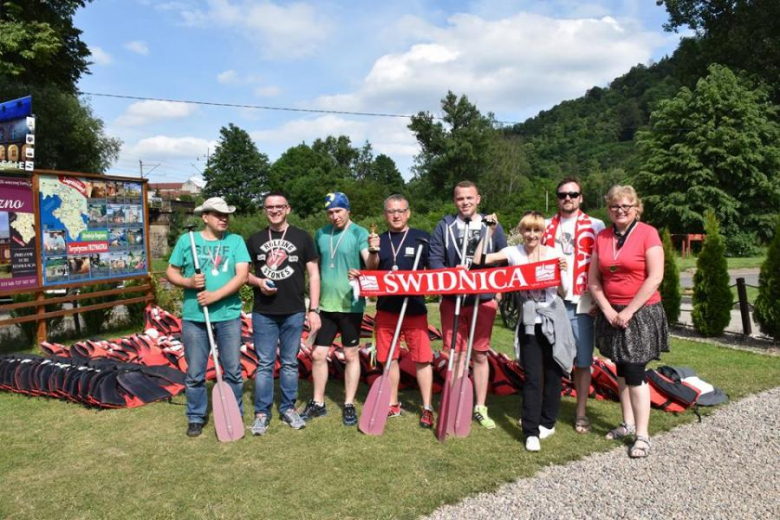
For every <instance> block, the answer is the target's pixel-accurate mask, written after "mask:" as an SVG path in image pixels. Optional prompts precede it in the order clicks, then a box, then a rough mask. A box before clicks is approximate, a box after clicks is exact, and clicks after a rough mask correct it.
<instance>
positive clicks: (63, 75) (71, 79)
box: [0, 0, 91, 94]
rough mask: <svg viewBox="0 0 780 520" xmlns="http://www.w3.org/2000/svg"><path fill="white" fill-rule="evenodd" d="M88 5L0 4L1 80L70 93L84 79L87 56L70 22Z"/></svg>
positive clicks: (30, 0)
mask: <svg viewBox="0 0 780 520" xmlns="http://www.w3.org/2000/svg"><path fill="white" fill-rule="evenodd" d="M88 2H91V0H57V1H52V0H3V1H2V2H0V76H5V77H6V78H9V79H13V80H14V81H16V82H18V83H22V84H28V85H36V84H37V85H43V84H48V85H51V86H53V87H56V88H59V89H60V90H64V91H66V92H67V93H70V94H73V93H75V92H76V83H78V80H79V78H81V76H82V75H83V74H86V73H88V66H89V62H88V61H87V60H88V58H89V55H90V52H89V48H88V47H87V45H86V44H85V43H84V42H83V41H81V31H80V30H79V29H77V28H76V27H75V26H74V25H73V16H74V15H75V14H76V11H77V10H78V9H79V8H81V7H84V6H85V5H86V4H87V3H88Z"/></svg>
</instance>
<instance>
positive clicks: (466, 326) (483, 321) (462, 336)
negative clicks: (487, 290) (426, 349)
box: [439, 300, 498, 352]
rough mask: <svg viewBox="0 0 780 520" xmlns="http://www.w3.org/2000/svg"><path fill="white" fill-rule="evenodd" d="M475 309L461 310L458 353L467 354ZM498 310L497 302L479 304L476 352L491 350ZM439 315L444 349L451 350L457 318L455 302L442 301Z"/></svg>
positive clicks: (475, 341) (456, 347)
mask: <svg viewBox="0 0 780 520" xmlns="http://www.w3.org/2000/svg"><path fill="white" fill-rule="evenodd" d="M474 307H475V306H474V305H472V306H470V307H461V308H460V318H459V321H458V341H457V343H456V344H455V351H456V352H465V351H466V349H467V347H468V340H469V331H470V330H471V316H472V315H473V313H474ZM496 309H498V304H497V303H496V301H495V300H487V301H483V302H482V303H480V304H479V314H478V315H477V327H476V329H475V330H474V350H476V351H479V352H487V351H488V350H489V349H490V336H491V334H492V333H493V322H494V321H495V319H496ZM439 315H440V316H441V332H442V342H443V345H444V347H443V349H444V350H449V349H450V346H451V345H452V321H453V318H454V316H455V300H442V301H441V305H440V306H439Z"/></svg>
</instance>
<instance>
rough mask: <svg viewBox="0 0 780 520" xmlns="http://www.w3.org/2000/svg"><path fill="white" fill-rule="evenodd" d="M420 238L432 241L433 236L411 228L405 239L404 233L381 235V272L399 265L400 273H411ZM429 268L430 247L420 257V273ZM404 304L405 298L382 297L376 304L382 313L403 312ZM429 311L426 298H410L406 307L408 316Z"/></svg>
mask: <svg viewBox="0 0 780 520" xmlns="http://www.w3.org/2000/svg"><path fill="white" fill-rule="evenodd" d="M418 238H424V239H425V240H428V241H430V240H431V235H429V234H428V233H426V232H425V231H422V230H419V229H414V228H409V233H408V234H407V235H406V237H404V233H403V232H401V233H391V232H390V231H386V232H385V233H382V234H381V235H379V267H377V269H378V270H380V271H389V270H391V269H392V268H393V265H397V266H398V269H399V270H400V271H411V270H412V267H414V256H415V255H416V254H417V245H418V244H419V242H418V241H417V239H418ZM394 248H395V253H396V256H395V259H394V258H393V249H394ZM427 266H428V245H427V244H426V245H425V246H424V247H423V253H422V256H421V257H420V264H419V265H418V266H417V270H418V271H422V270H423V269H425V268H426V267H427ZM403 303H404V297H403V296H380V297H379V298H378V299H377V302H376V308H377V310H380V311H387V312H396V313H398V312H401V307H402V306H403ZM427 312H428V309H427V308H426V307H425V297H423V296H410V297H409V303H408V304H407V306H406V314H408V315H409V316H420V315H422V314H426V313H427Z"/></svg>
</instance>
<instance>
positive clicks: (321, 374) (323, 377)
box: [301, 192, 378, 426]
mask: <svg viewBox="0 0 780 520" xmlns="http://www.w3.org/2000/svg"><path fill="white" fill-rule="evenodd" d="M325 211H327V213H328V220H330V222H331V223H330V224H329V225H327V226H325V227H323V228H320V229H318V230H317V233H315V235H314V247H315V249H316V251H317V254H318V256H319V258H320V308H319V313H320V320H321V322H322V326H321V327H320V330H319V332H317V337H316V338H315V340H314V345H315V347H314V349H313V351H312V379H313V380H314V397H313V398H312V399H311V400H310V401H309V403H308V404H307V405H306V408H305V409H304V410H303V412H302V413H301V418H303V420H305V421H308V420H310V419H313V418H314V417H320V416H323V415H325V414H326V413H327V411H326V409H325V385H326V383H327V382H328V359H327V355H328V351H329V349H330V347H331V345H332V344H333V340H334V339H335V338H336V335H337V334H338V333H341V344H342V346H343V347H344V357H345V359H346V368H345V370H344V393H345V398H344V409H343V411H342V420H343V422H344V425H345V426H353V425H355V424H357V422H358V419H357V412H356V411H355V405H354V403H353V402H354V399H355V393H356V392H357V387H358V383H359V382H360V357H359V354H358V346H359V345H360V325H361V323H362V321H363V310H364V309H365V306H366V300H365V298H357V299H355V298H354V297H353V293H352V285H350V283H349V277H348V276H347V274H348V273H349V270H350V269H361V267H363V266H365V264H366V262H367V261H368V257H369V254H373V255H375V254H376V253H369V251H368V231H367V230H366V229H365V228H362V227H360V226H358V225H357V224H355V223H354V222H352V221H351V220H350V219H349V214H350V210H349V199H347V196H346V195H344V194H343V193H341V192H335V193H329V194H328V195H327V197H325ZM377 238H378V237H377ZM377 245H378V244H377Z"/></svg>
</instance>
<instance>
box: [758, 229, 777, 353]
mask: <svg viewBox="0 0 780 520" xmlns="http://www.w3.org/2000/svg"><path fill="white" fill-rule="evenodd" d="M753 316H754V317H755V318H756V321H757V322H758V325H759V327H760V328H761V332H763V333H764V334H767V335H769V336H772V337H773V338H775V340H780V219H778V221H777V226H775V238H773V239H772V242H771V243H770V244H769V250H768V251H767V254H766V260H764V263H763V264H761V274H759V276H758V297H757V298H756V305H755V308H754V311H753Z"/></svg>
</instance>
